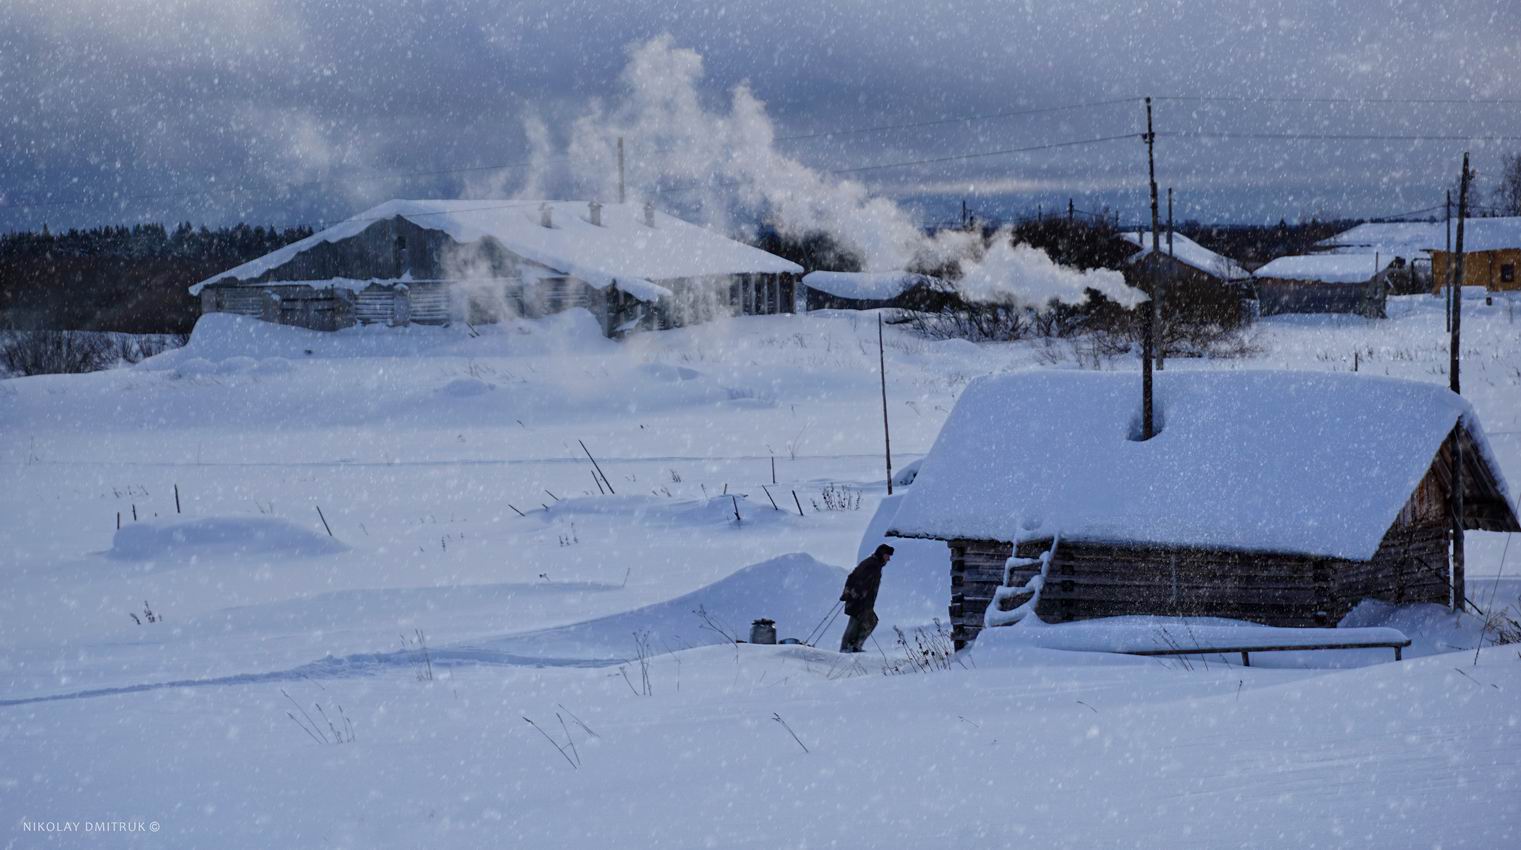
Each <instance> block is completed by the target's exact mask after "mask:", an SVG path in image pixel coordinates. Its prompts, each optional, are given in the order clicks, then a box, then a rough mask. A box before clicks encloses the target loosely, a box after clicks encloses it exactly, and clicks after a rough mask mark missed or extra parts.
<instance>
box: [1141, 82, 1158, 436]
mask: <svg viewBox="0 0 1521 850" xmlns="http://www.w3.org/2000/svg"><path fill="white" fill-rule="evenodd" d="M1142 139H1144V140H1145V142H1146V168H1147V172H1148V174H1149V176H1150V183H1151V258H1150V260H1151V262H1150V264H1149V267H1148V268H1147V270H1146V279H1147V284H1148V286H1147V289H1148V291H1147V293H1146V294H1147V295H1149V296H1150V297H1151V304H1150V306H1149V307H1148V308H1147V309H1148V313H1147V316H1146V328H1145V330H1144V331H1143V332H1142V334H1141V439H1142V440H1149V439H1151V438H1152V437H1154V436H1156V427H1155V419H1153V418H1152V399H1151V365H1152V356H1153V352H1154V350H1155V346H1156V332H1157V254H1159V253H1161V249H1162V244H1161V238H1160V236H1159V235H1158V234H1157V219H1158V217H1159V216H1158V214H1157V158H1156V150H1155V148H1156V141H1157V134H1156V133H1155V132H1154V131H1153V130H1152V128H1151V98H1149V97H1148V98H1146V135H1145V136H1143V137H1142Z"/></svg>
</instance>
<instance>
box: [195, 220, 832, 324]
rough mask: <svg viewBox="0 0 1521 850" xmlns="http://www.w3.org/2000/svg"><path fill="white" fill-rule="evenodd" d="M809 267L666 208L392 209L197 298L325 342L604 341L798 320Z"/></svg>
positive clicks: (343, 226) (202, 288) (240, 273)
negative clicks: (536, 331)
mask: <svg viewBox="0 0 1521 850" xmlns="http://www.w3.org/2000/svg"><path fill="white" fill-rule="evenodd" d="M802 271H803V269H802V267H801V266H798V265H796V264H795V263H792V262H789V261H788V260H785V259H782V258H781V257H777V256H775V255H773V254H769V253H767V252H765V251H762V250H760V249H758V248H753V247H751V246H749V245H745V244H743V243H741V242H737V241H735V240H733V239H730V238H728V237H726V236H723V235H721V234H719V233H716V232H714V231H712V230H708V229H707V228H703V227H699V226H697V225H695V224H691V223H689V222H686V221H682V220H681V219H678V218H675V217H673V216H670V215H666V214H664V213H661V212H658V211H656V210H655V208H654V207H653V206H652V205H649V204H644V205H642V206H641V205H636V204H600V203H597V202H595V201H592V202H574V201H499V200H498V201H494V200H483V201H458V200H422V201H408V200H396V201H388V202H386V203H384V204H381V205H379V206H377V207H374V208H372V209H369V210H366V211H364V212H362V213H360V214H358V215H356V216H354V217H353V218H350V219H348V220H346V221H343V222H340V223H339V224H336V225H334V226H333V227H329V228H327V229H326V230H323V231H321V232H319V233H316V234H313V235H312V236H310V237H308V238H306V239H303V240H301V241H299V242H295V243H292V244H291V245H287V246H285V247H284V248H281V249H280V250H278V251H275V252H273V253H270V254H268V255H265V256H263V257H260V258H258V259H255V260H252V261H250V262H248V263H244V264H243V265H241V266H238V267H237V268H234V269H231V270H229V271H226V272H223V273H221V274H218V275H214V276H213V277H210V278H208V279H206V280H203V281H201V282H200V283H197V284H196V285H195V286H193V287H191V288H190V294H191V295H193V296H196V297H198V298H199V299H200V302H201V311H202V312H203V313H214V312H231V313H241V314H243V315H249V316H254V317H257V318H262V319H265V320H268V321H272V322H279V323H282V324H290V325H298V326H301V327H306V328H311V329H314V330H328V331H331V330H338V329H341V328H346V327H351V326H353V325H356V324H388V325H404V324H409V323H410V324H447V323H449V322H451V321H456V320H458V321H466V322H471V323H478V322H489V321H493V320H495V319H499V318H502V317H505V316H525V317H535V316H541V315H546V314H548V313H554V312H558V311H561V310H566V309H572V308H577V307H579V308H584V309H587V310H589V311H591V313H592V314H593V315H594V316H595V317H596V318H597V321H598V324H599V325H600V326H601V327H602V330H603V333H605V334H607V335H608V336H617V335H621V334H623V333H627V332H629V331H632V330H639V329H654V328H666V327H675V326H680V325H687V324H692V323H695V322H700V321H703V320H705V319H709V318H712V317H714V316H718V315H727V314H769V313H790V312H792V311H793V304H794V301H795V287H796V280H797V277H798V276H799V275H800V274H801V273H802Z"/></svg>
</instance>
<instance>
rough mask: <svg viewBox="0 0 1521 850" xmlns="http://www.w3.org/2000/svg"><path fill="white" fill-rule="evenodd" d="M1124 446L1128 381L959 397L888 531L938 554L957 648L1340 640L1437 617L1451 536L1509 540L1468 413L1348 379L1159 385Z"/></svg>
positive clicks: (1038, 383) (1070, 377)
mask: <svg viewBox="0 0 1521 850" xmlns="http://www.w3.org/2000/svg"><path fill="white" fill-rule="evenodd" d="M1157 379H1158V380H1157V383H1156V398H1157V411H1158V413H1157V421H1158V422H1159V423H1160V424H1159V428H1160V430H1159V433H1158V434H1157V435H1156V436H1154V437H1153V438H1152V439H1150V440H1147V441H1144V442H1141V441H1139V440H1138V439H1137V436H1138V435H1137V434H1136V430H1137V428H1138V424H1137V423H1138V419H1139V415H1138V414H1139V407H1140V381H1139V380H1138V379H1137V378H1136V377H1135V376H1133V375H1130V374H1115V373H1093V372H1027V373H1016V374H1010V375H1001V376H995V377H987V378H981V379H979V380H977V381H975V382H973V383H972V384H971V385H970V386H968V388H967V389H966V391H965V393H963V395H962V398H961V400H960V401H959V402H958V403H957V405H956V408H955V409H954V410H953V411H952V413H951V415H950V417H949V419H948V420H947V421H946V424H945V427H944V429H943V430H942V431H941V433H940V436H939V438H938V439H937V440H936V441H935V445H934V447H933V449H932V450H931V451H930V453H929V455H928V456H927V457H926V458H925V459H924V461H923V465H922V467H921V469H920V472H919V476H918V478H917V480H916V481H915V483H914V485H913V486H912V487H911V488H909V489H908V492H907V494H906V495H905V496H904V497H903V501H902V503H901V505H900V507H899V508H898V511H897V513H896V515H895V516H894V517H893V518H892V521H891V522H890V523H889V524H888V531H887V533H888V535H889V536H897V537H911V538H928V539H936V540H942V541H945V543H946V544H947V568H948V569H949V570H950V572H951V599H950V618H951V621H952V626H953V637H954V639H955V641H956V643H957V645H958V646H961V645H965V644H966V643H967V642H969V641H971V640H973V639H975V638H976V636H977V634H978V632H979V631H981V630H982V629H983V628H984V627H985V626H989V625H1005V624H1008V623H1011V622H1015V621H1018V620H1019V619H1022V618H1023V617H1024V616H1028V615H1030V614H1034V615H1035V616H1038V617H1039V618H1040V619H1041V620H1043V621H1046V622H1064V621H1069V620H1082V619H1089V618H1095V617H1107V616H1118V615H1137V614H1139V615H1167V616H1210V617H1228V618H1233V619H1241V620H1249V621H1254V622H1259V623H1264V624H1269V625H1278V626H1325V625H1334V624H1336V623H1337V622H1338V621H1339V620H1340V619H1341V618H1342V617H1343V616H1345V615H1346V613H1347V612H1348V611H1350V610H1351V609H1352V608H1353V607H1354V606H1355V605H1357V603H1358V602H1359V601H1361V600H1363V599H1367V598H1376V599H1384V600H1388V601H1390V602H1396V603H1405V602H1438V603H1446V602H1448V599H1449V593H1450V578H1449V575H1450V569H1449V558H1448V547H1449V543H1450V533H1451V532H1450V529H1451V513H1452V507H1451V506H1452V498H1451V490H1452V477H1451V473H1450V470H1451V463H1452V452H1453V451H1454V450H1455V449H1457V448H1458V447H1461V451H1462V457H1463V464H1464V465H1463V473H1462V476H1461V477H1462V481H1463V498H1464V505H1465V507H1464V513H1463V524H1464V527H1465V528H1468V529H1483V530H1489V531H1521V522H1518V521H1517V515H1516V510H1515V507H1514V504H1513V503H1512V501H1511V498H1510V495H1509V492H1508V490H1507V488H1506V484H1505V481H1504V479H1503V478H1502V476H1501V473H1500V469H1499V467H1498V465H1497V464H1496V462H1495V459H1494V455H1493V454H1492V453H1491V452H1490V450H1489V447H1488V443H1487V442H1486V441H1485V438H1484V435H1483V431H1482V429H1481V428H1480V426H1479V423H1478V419H1477V417H1476V415H1475V414H1474V411H1473V409H1472V408H1471V407H1469V405H1468V404H1467V402H1465V401H1464V400H1463V399H1462V398H1461V397H1459V396H1457V395H1455V394H1453V393H1451V392H1449V391H1448V390H1447V389H1445V388H1443V387H1440V386H1437V385H1432V384H1423V383H1413V382H1406V381H1396V380H1391V379H1385V378H1366V377H1362V376H1357V375H1349V374H1324V373H1293V372H1250V371H1233V372H1187V373H1176V372H1168V373H1165V374H1161V375H1158V376H1157Z"/></svg>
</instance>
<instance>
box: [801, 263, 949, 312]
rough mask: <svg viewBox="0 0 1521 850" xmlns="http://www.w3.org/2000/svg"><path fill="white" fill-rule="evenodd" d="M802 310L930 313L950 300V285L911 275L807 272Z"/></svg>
mask: <svg viewBox="0 0 1521 850" xmlns="http://www.w3.org/2000/svg"><path fill="white" fill-rule="evenodd" d="M799 292H800V293H801V298H800V299H799V307H800V308H801V309H803V310H876V309H880V308H884V307H896V308H899V309H903V310H934V309H938V308H939V307H940V306H941V305H943V304H944V303H945V302H946V300H947V299H948V298H949V297H951V295H952V293H953V290H952V288H951V286H950V284H948V283H946V282H945V281H943V280H941V279H940V278H938V277H932V276H930V275H924V274H915V273H913V272H904V271H892V272H826V271H818V272H809V273H808V274H805V275H803V280H802V286H801V287H799Z"/></svg>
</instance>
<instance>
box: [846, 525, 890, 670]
mask: <svg viewBox="0 0 1521 850" xmlns="http://www.w3.org/2000/svg"><path fill="white" fill-rule="evenodd" d="M892 558H893V547H891V546H889V545H887V544H886V543H883V544H882V545H881V546H878V547H877V551H875V552H873V553H871V555H869V556H868V557H867V558H866V560H864V561H862V562H861V563H859V564H856V568H855V569H853V570H851V571H850V576H849V577H848V578H846V579H845V591H844V592H843V593H841V594H840V601H841V602H844V603H845V613H846V614H847V615H849V617H850V622H849V623H847V624H846V625H845V636H844V637H843V638H841V639H840V651H841V652H864V651H865V645H866V639H867V638H869V637H871V632H872V629H875V628H876V627H877V612H876V611H875V610H874V609H875V608H876V607H877V590H878V589H879V588H881V587H882V568H883V567H885V566H887V562H888V561H891V560H892Z"/></svg>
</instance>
